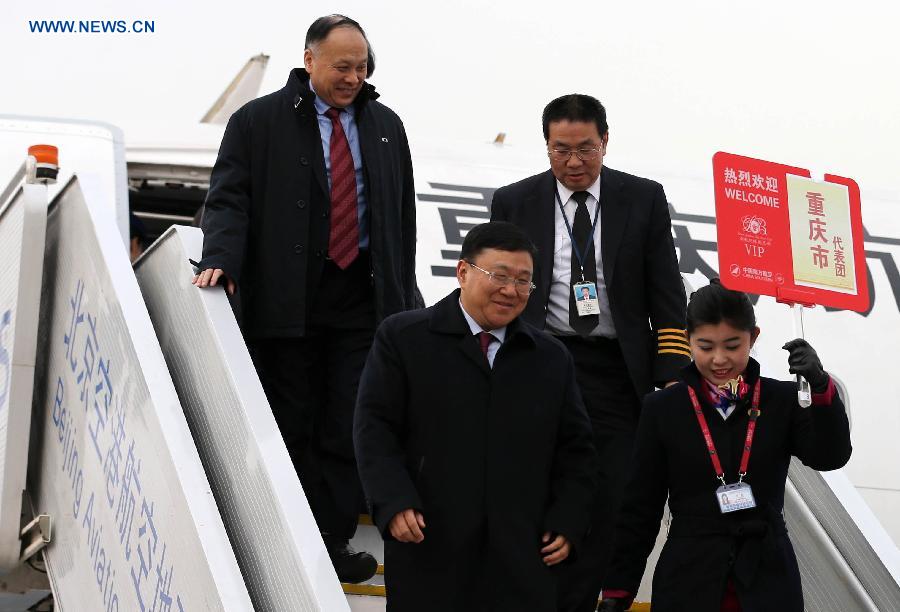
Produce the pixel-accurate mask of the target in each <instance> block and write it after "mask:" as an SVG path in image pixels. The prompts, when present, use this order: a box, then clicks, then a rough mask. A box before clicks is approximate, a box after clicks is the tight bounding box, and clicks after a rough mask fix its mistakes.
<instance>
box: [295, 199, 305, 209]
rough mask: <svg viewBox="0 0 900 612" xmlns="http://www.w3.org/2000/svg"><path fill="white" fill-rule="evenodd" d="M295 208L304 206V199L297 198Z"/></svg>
mask: <svg viewBox="0 0 900 612" xmlns="http://www.w3.org/2000/svg"><path fill="white" fill-rule="evenodd" d="M297 208H306V200H297Z"/></svg>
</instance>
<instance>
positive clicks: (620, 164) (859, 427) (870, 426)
mask: <svg viewBox="0 0 900 612" xmlns="http://www.w3.org/2000/svg"><path fill="white" fill-rule="evenodd" d="M265 59H267V58H265V57H264V56H262V58H254V59H253V60H251V62H248V66H246V67H245V68H244V69H243V71H242V74H247V75H249V76H248V78H252V79H254V83H255V84H256V85H255V86H253V87H247V86H246V85H245V84H242V83H240V82H238V79H236V80H235V82H232V83H231V85H230V86H229V88H228V90H226V92H225V93H224V94H223V96H222V97H220V99H219V100H218V101H217V102H216V103H215V104H213V106H212V108H211V109H210V112H209V113H208V114H207V117H206V119H208V120H209V121H215V122H218V123H203V124H197V125H194V126H188V127H187V128H179V129H178V130H177V131H175V130H173V131H171V132H168V133H166V134H160V133H159V132H155V133H153V134H152V136H151V135H147V136H142V135H141V131H140V129H136V130H131V131H129V132H128V134H129V135H131V134H135V135H136V136H135V137H134V138H132V137H131V136H129V140H128V141H127V142H125V139H124V137H123V136H122V133H121V132H119V131H118V130H117V129H115V128H112V127H111V126H102V125H97V124H89V123H84V124H81V125H80V126H79V125H78V124H74V127H73V124H72V123H70V122H63V121H61V120H60V121H59V122H54V121H50V120H46V119H38V118H27V117H9V116H0V177H3V176H6V177H11V176H12V174H13V172H14V171H15V168H16V167H17V166H18V164H19V163H21V159H22V158H23V156H24V154H25V149H26V147H27V145H30V144H37V141H36V140H35V138H36V137H37V136H39V137H40V138H38V140H42V141H45V142H46V143H47V144H59V146H60V148H61V153H60V164H61V173H60V179H59V183H58V185H57V186H56V187H51V188H50V197H51V198H52V197H53V195H54V193H56V192H58V191H59V189H60V188H61V186H62V185H65V184H66V183H67V181H68V179H69V178H70V177H71V176H72V175H73V174H77V175H78V177H79V179H80V180H82V182H84V183H85V188H84V189H85V193H86V195H90V194H93V197H95V198H97V199H98V200H102V201H104V202H106V203H107V204H108V207H109V210H108V214H109V215H110V219H112V220H114V221H115V222H116V224H117V225H118V227H119V230H120V232H121V233H122V236H121V237H122V242H123V249H124V248H125V243H127V241H128V237H127V221H126V220H127V210H128V206H129V202H130V205H131V208H132V211H133V212H134V213H135V214H136V216H138V217H139V218H140V219H141V220H142V221H143V222H144V223H145V225H146V226H147V229H148V230H149V233H150V234H151V236H152V237H154V238H155V237H156V236H158V235H159V234H161V233H162V232H163V230H164V228H165V227H167V226H169V225H171V224H173V223H177V224H182V225H189V224H190V223H191V221H192V220H193V217H194V215H195V213H196V211H197V209H198V207H199V205H200V204H201V203H202V201H203V198H204V196H205V193H206V189H207V188H208V184H209V175H210V171H211V168H212V165H213V163H214V162H215V158H216V154H217V150H218V146H219V142H220V140H221V137H222V133H223V127H222V125H221V120H222V118H223V117H227V116H228V114H229V108H230V109H231V110H233V109H234V108H236V107H237V106H239V105H240V103H242V102H243V100H244V99H246V98H247V97H250V96H252V95H253V92H254V91H255V89H256V86H258V83H259V81H260V73H259V71H260V70H261V68H260V67H259V64H260V63H262V66H263V68H264V65H265ZM251 63H253V64H254V65H253V66H251ZM236 92H237V93H236ZM73 131H74V132H79V133H78V134H77V139H78V140H79V141H80V142H81V141H83V140H84V138H83V137H84V133H83V132H88V133H90V134H93V136H92V137H94V138H96V140H97V142H99V143H101V144H100V147H99V148H100V149H102V150H103V151H107V150H115V149H117V148H121V147H124V149H125V159H126V161H127V165H126V166H125V167H124V168H122V167H116V168H115V171H114V172H113V173H112V176H114V177H118V178H119V179H121V180H119V181H118V182H117V181H115V180H112V181H110V180H108V177H109V176H110V174H109V172H103V171H102V170H97V167H99V166H104V165H109V164H115V163H116V162H115V160H114V159H113V157H110V158H106V157H103V156H99V157H98V155H97V152H96V151H87V150H82V151H78V150H67V149H66V148H65V144H66V140H67V137H68V136H67V135H72V132H73ZM499 140H500V142H491V141H490V140H487V139H486V140H485V141H484V142H479V143H468V144H457V143H453V144H440V143H437V144H436V143H426V139H425V138H424V135H421V134H415V133H411V134H410V142H411V147H412V156H413V162H414V170H415V177H416V195H417V215H418V252H417V264H416V265H417V275H418V282H419V286H420V288H421V291H422V294H423V296H424V298H425V301H426V303H429V304H431V303H434V302H435V301H437V300H438V299H440V298H441V297H443V296H444V295H445V294H446V293H448V292H449V291H450V290H452V289H453V288H454V287H455V286H456V281H455V277H454V273H453V270H454V267H455V264H456V261H457V259H458V254H459V248H460V246H461V244H462V239H463V237H464V236H465V233H466V232H467V231H468V229H470V228H471V227H473V226H474V225H476V224H478V223H482V222H484V221H486V220H487V219H488V218H489V216H490V204H491V198H492V194H493V192H494V190H495V189H497V188H498V187H500V186H502V185H505V184H508V183H510V182H513V181H516V180H519V179H521V178H523V177H525V176H528V175H531V174H534V173H537V172H540V171H543V170H545V169H546V168H547V160H546V156H545V153H544V151H543V150H541V149H540V148H538V149H535V150H531V149H524V148H519V147H516V146H510V145H506V144H503V143H502V138H501V139H499ZM107 145H108V146H107ZM613 146H614V143H613ZM612 150H613V151H614V150H615V149H614V148H613V149H612ZM729 152H732V153H737V154H741V153H743V152H742V151H729ZM713 153H715V151H713V150H711V151H710V152H709V157H710V160H709V163H708V164H707V165H705V166H697V167H694V168H690V169H688V170H687V171H685V172H683V173H678V174H669V173H667V172H666V171H665V170H661V168H665V167H667V164H666V160H655V161H650V162H648V161H646V160H642V161H640V162H635V163H630V162H629V161H628V160H618V159H616V158H615V156H614V154H612V155H609V156H608V157H607V159H606V163H608V165H610V166H612V167H615V168H617V169H621V170H624V171H627V172H629V173H633V174H638V175H641V176H646V177H648V178H652V179H654V180H657V181H659V182H660V183H662V184H663V186H664V187H665V190H666V195H667V197H668V200H669V203H670V213H671V217H672V228H673V234H674V238H675V245H676V248H677V251H678V257H679V263H680V267H681V272H682V275H683V277H684V279H685V280H686V282H687V284H688V285H690V286H693V287H699V286H702V285H704V284H706V283H707V282H708V279H709V278H713V277H715V276H718V261H717V246H716V226H715V209H714V200H713V188H712V161H711V158H712V155H713ZM772 155H773V158H772V159H771V161H775V162H782V163H795V164H796V165H798V166H803V164H802V163H800V162H798V161H796V160H791V159H780V158H778V157H777V155H778V152H777V151H773V153H772ZM816 170H825V171H828V172H832V173H836V174H841V169H840V168H823V169H816ZM0 182H2V183H5V181H0ZM124 185H127V188H128V193H127V194H126V193H124V189H123V187H122V186H124ZM0 205H2V202H0ZM898 206H900V201H898V200H896V199H891V198H890V197H884V195H883V193H880V192H877V191H873V190H870V189H867V186H865V185H863V186H862V214H863V222H864V225H865V228H866V232H865V250H866V259H867V264H868V267H869V283H870V285H869V290H870V293H871V296H872V302H871V306H870V308H869V310H868V311H867V312H865V313H855V312H849V311H829V310H827V309H825V308H822V307H816V308H813V309H810V310H807V312H806V314H805V317H806V320H805V335H806V338H807V339H808V340H809V341H810V342H811V343H812V344H813V346H815V347H816V349H817V351H818V352H819V354H820V355H821V357H822V360H823V362H824V364H825V366H826V368H827V369H828V371H829V372H830V373H832V375H833V376H834V377H835V379H836V380H837V381H839V386H840V389H841V391H842V393H843V396H844V397H845V400H846V404H847V408H848V412H849V415H850V419H851V427H852V440H853V446H854V452H853V456H852V458H851V460H850V463H849V464H848V465H847V466H846V467H845V468H844V469H843V470H841V471H840V472H839V474H840V475H839V476H838V477H836V479H837V480H835V482H833V483H832V487H833V489H835V490H838V489H840V487H841V486H843V485H841V484H840V482H837V481H839V480H840V479H841V478H845V479H846V480H847V481H849V482H850V483H852V485H853V488H854V489H855V490H854V491H853V492H850V491H846V493H847V498H848V499H849V500H850V501H848V502H847V504H848V505H849V506H853V508H854V509H855V510H858V511H859V516H861V517H863V518H862V519H859V520H860V521H861V522H862V523H863V524H860V525H859V527H860V529H861V530H862V531H863V532H864V533H865V535H866V536H867V537H869V538H870V541H871V542H874V543H873V544H872V545H873V546H874V547H875V548H877V549H878V552H879V555H881V558H882V560H883V561H884V563H885V564H886V565H887V566H889V569H890V571H891V572H892V573H893V575H894V576H895V578H896V576H897V575H898V573H900V555H898V551H897V548H896V547H897V544H898V543H900V461H897V457H898V455H897V450H896V441H897V440H898V439H900V395H898V394H896V393H894V392H893V390H892V389H891V385H890V383H891V382H892V381H893V379H894V376H895V374H894V371H893V368H894V364H893V362H894V360H893V359H892V358H891V354H892V351H893V350H894V349H895V347H897V346H900V271H898V262H900V226H898V224H897V223H896V222H895V221H894V220H893V214H894V211H896V210H897V207H898ZM756 309H757V319H758V321H759V325H760V327H761V328H762V335H761V336H760V339H759V342H758V343H757V346H756V354H757V357H758V359H759V360H760V361H761V362H762V363H763V367H764V370H765V371H766V373H767V374H768V375H770V376H774V377H777V378H785V379H787V378H790V375H789V374H788V372H787V365H786V353H785V352H784V351H783V350H782V349H781V348H780V347H781V346H782V344H784V342H785V341H787V340H788V339H790V338H792V337H793V330H792V318H791V313H790V310H789V309H788V308H787V307H786V306H784V305H781V304H777V303H776V302H775V301H774V299H772V298H769V297H761V298H759V300H758V302H757V304H756ZM855 510H854V511H855ZM870 511H871V512H870ZM874 517H877V521H876V520H874ZM371 537H372V534H371V533H368V534H363V539H365V538H370V539H371ZM360 592H363V593H365V590H362V591H360ZM644 592H645V591H644ZM373 605H374V606H375V607H371V606H373ZM378 605H381V606H383V604H372V603H371V602H369V601H366V600H360V601H356V602H351V606H352V607H353V609H358V610H362V609H381V608H378V607H377V606H378ZM871 609H875V608H874V607H873V608H871Z"/></svg>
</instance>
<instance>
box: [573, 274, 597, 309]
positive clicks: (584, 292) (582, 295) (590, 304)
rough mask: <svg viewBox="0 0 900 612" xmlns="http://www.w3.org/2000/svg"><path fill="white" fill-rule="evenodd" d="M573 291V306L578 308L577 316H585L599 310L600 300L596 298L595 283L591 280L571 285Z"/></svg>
mask: <svg viewBox="0 0 900 612" xmlns="http://www.w3.org/2000/svg"><path fill="white" fill-rule="evenodd" d="M572 291H573V292H574V293H575V307H576V308H578V316H579V317H586V316H588V315H595V314H598V313H599V312H600V300H598V299H597V285H596V284H595V283H591V282H584V283H575V284H574V285H572Z"/></svg>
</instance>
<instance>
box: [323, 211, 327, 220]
mask: <svg viewBox="0 0 900 612" xmlns="http://www.w3.org/2000/svg"><path fill="white" fill-rule="evenodd" d="M322 218H323V219H327V218H328V211H327V210H326V211H324V212H322Z"/></svg>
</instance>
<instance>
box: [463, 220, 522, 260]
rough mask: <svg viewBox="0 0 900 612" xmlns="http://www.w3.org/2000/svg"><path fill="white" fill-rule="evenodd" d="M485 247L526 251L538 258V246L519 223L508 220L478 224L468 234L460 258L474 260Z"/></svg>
mask: <svg viewBox="0 0 900 612" xmlns="http://www.w3.org/2000/svg"><path fill="white" fill-rule="evenodd" d="M485 249H497V250H498V251H510V252H512V251H525V252H527V253H528V254H529V255H531V260H532V261H534V260H535V259H536V258H537V247H535V246H534V243H533V242H531V239H530V238H529V237H528V234H526V233H525V232H524V231H522V229H521V228H519V226H517V225H513V224H512V223H507V222H506V221H491V222H490V223H482V224H481V225H476V226H475V227H473V228H472V229H470V230H469V233H468V234H466V239H465V240H463V244H462V251H461V252H460V254H459V258H460V259H463V260H465V261H474V260H475V258H476V257H478V255H480V254H481V252H482V251H483V250H485Z"/></svg>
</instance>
